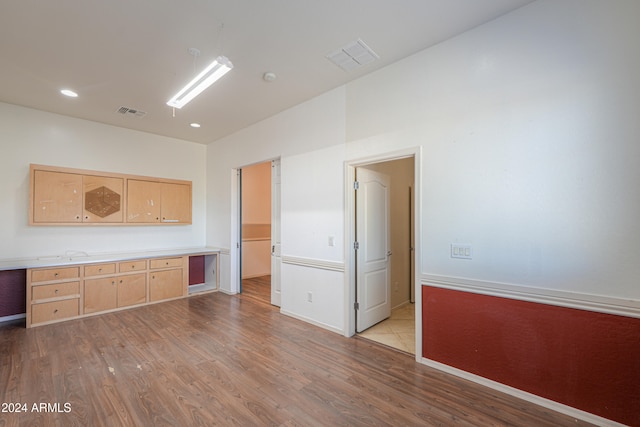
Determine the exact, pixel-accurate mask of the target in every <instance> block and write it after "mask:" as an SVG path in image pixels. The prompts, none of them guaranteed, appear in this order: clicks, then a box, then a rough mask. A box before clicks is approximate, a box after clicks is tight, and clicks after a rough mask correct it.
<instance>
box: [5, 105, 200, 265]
mask: <svg viewBox="0 0 640 427" xmlns="http://www.w3.org/2000/svg"><path fill="white" fill-rule="evenodd" d="M0 135H1V136H2V142H0V144H1V147H2V151H1V155H0V182H2V185H1V186H0V200H1V201H2V212H3V214H2V221H0V241H1V242H2V243H1V244H0V258H9V259H11V258H28V257H37V256H42V255H63V254H64V253H65V252H66V251H84V252H88V253H99V252H121V251H135V250H147V249H164V248H182V247H193V246H204V244H205V197H206V180H205V177H206V163H205V160H204V159H205V151H206V146H204V145H201V144H194V143H190V142H186V141H182V140H177V139H172V138H165V137H160V136H156V135H152V134H148V133H143V132H135V131H130V130H127V129H123V128H117V127H113V126H107V125H102V124H98V123H94V122H89V121H86V120H78V119H73V118H69V117H64V116H59V115H56V114H50V113H46V112H42V111H37V110H33V109H29V108H23V107H18V106H14V105H9V104H3V103H0ZM30 163H35V164H44V165H52V166H62V167H70V168H78V169H89V170H97V171H105V172H118V173H127V174H134V175H145V176H154V177H163V178H174V179H185V180H190V181H192V183H193V225H185V226H175V227H174V226H171V227H168V226H162V227H160V226H144V227H142V226H126V227H124V226H123V227H118V226H73V227H65V226H29V225H28V208H29V164H30Z"/></svg>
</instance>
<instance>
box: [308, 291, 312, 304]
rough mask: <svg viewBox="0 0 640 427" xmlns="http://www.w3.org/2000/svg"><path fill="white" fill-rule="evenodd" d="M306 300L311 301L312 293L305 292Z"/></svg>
mask: <svg viewBox="0 0 640 427" xmlns="http://www.w3.org/2000/svg"><path fill="white" fill-rule="evenodd" d="M307 301H309V302H313V293H311V292H307Z"/></svg>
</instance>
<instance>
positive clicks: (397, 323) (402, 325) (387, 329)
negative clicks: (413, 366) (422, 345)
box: [359, 304, 416, 354]
mask: <svg viewBox="0 0 640 427" xmlns="http://www.w3.org/2000/svg"><path fill="white" fill-rule="evenodd" d="M415 330H416V326H415V309H414V304H405V305H403V306H401V307H398V308H396V309H394V310H392V311H391V317H389V318H388V319H386V320H383V321H382V322H380V323H378V324H376V325H373V326H372V327H370V328H369V329H367V330H365V331H364V332H361V333H360V334H359V335H360V336H361V337H363V338H367V339H370V340H371V341H376V342H379V343H382V344H385V345H388V346H389V347H393V348H397V349H398V350H402V351H406V352H407V353H411V354H416V335H415Z"/></svg>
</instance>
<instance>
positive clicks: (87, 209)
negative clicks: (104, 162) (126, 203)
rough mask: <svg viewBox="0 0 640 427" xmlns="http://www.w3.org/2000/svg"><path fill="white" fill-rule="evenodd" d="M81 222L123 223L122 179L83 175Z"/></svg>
mask: <svg viewBox="0 0 640 427" xmlns="http://www.w3.org/2000/svg"><path fill="white" fill-rule="evenodd" d="M82 184H83V189H84V203H83V207H84V210H83V216H82V220H83V222H123V221H124V214H123V209H122V207H123V206H122V202H123V199H124V198H123V196H122V194H123V190H124V179H122V178H112V177H104V176H93V175H85V176H83V178H82Z"/></svg>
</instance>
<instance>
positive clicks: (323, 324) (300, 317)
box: [280, 309, 344, 335]
mask: <svg viewBox="0 0 640 427" xmlns="http://www.w3.org/2000/svg"><path fill="white" fill-rule="evenodd" d="M280 314H284V315H285V316H289V317H293V318H294V319H298V320H301V321H303V322H305V323H310V324H312V325H314V326H317V327H319V328H322V329H326V330H328V331H331V332H335V333H337V334H340V335H344V331H343V330H341V329H338V328H336V327H335V326H331V325H327V324H326V323H321V322H317V321H315V320H313V319H310V318H308V317H305V316H300V315H299V314H296V313H292V312H290V311H287V310H283V309H280Z"/></svg>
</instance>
